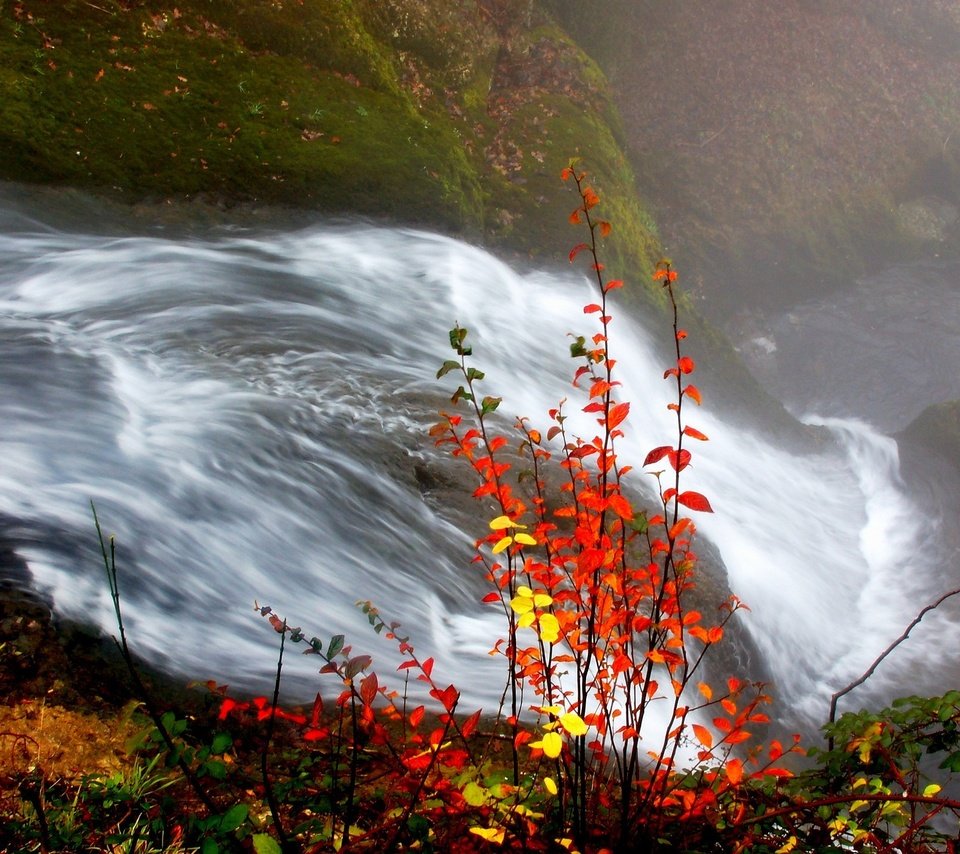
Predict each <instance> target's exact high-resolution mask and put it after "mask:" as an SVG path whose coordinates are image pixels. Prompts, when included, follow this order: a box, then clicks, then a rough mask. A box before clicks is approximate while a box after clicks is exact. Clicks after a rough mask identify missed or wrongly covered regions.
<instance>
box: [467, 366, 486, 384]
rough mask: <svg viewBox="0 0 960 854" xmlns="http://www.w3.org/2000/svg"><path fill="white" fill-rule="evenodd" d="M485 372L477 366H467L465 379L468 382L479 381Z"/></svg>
mask: <svg viewBox="0 0 960 854" xmlns="http://www.w3.org/2000/svg"><path fill="white" fill-rule="evenodd" d="M485 376H486V374H485V373H484V372H483V371H481V370H479V369H478V368H467V379H468V380H469V381H470V382H479V381H480V380H482V379H483V378H484V377H485Z"/></svg>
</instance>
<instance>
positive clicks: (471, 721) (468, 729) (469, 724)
mask: <svg viewBox="0 0 960 854" xmlns="http://www.w3.org/2000/svg"><path fill="white" fill-rule="evenodd" d="M480 712H481V710H480V709H477V710H476V711H475V712H474V713H473V714H472V715H470V717H469V718H467V719H466V720H465V721H464V722H463V726H462V727H461V728H460V732H461V733H462V734H463V737H464V738H469V737H470V736H471V735H472V734H473V731H474V730H475V729H476V728H477V724H479V723H480Z"/></svg>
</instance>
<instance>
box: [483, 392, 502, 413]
mask: <svg viewBox="0 0 960 854" xmlns="http://www.w3.org/2000/svg"><path fill="white" fill-rule="evenodd" d="M502 399H503V398H500V397H489V396H488V397H485V398H484V399H483V400H482V401H481V402H480V412H481V414H482V415H486V414H487V413H488V412H493V411H494V410H495V409H496V408H497V407H498V406H499V405H500V401H501V400H502Z"/></svg>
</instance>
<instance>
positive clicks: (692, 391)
mask: <svg viewBox="0 0 960 854" xmlns="http://www.w3.org/2000/svg"><path fill="white" fill-rule="evenodd" d="M683 393H684V394H685V395H686V396H687V397H689V398H690V399H691V400H695V401H696V402H697V404H698V405H699V404H701V403H703V399H702V398H701V397H700V389H698V388H697V387H696V386H695V385H688V386H687V387H686V388H685V389H684V390H683Z"/></svg>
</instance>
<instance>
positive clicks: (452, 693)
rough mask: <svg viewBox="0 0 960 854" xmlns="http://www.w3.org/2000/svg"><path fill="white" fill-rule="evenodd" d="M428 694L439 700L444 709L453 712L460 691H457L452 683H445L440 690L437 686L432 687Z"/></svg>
mask: <svg viewBox="0 0 960 854" xmlns="http://www.w3.org/2000/svg"><path fill="white" fill-rule="evenodd" d="M430 696H431V697H433V698H434V699H435V700H439V701H440V703H441V705H442V706H443V708H444V709H446V710H447V711H448V712H450V713H451V714H453V710H454V709H455V708H456V705H457V700H459V699H460V692H459V691H457V689H456V688H454V687H453V685H447V687H446V688H444V689H443V690H442V691H440V690H439V689H437V688H434V689H433V690H432V691H431V692H430Z"/></svg>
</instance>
